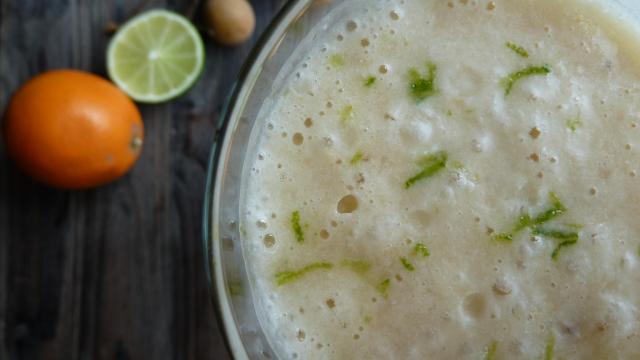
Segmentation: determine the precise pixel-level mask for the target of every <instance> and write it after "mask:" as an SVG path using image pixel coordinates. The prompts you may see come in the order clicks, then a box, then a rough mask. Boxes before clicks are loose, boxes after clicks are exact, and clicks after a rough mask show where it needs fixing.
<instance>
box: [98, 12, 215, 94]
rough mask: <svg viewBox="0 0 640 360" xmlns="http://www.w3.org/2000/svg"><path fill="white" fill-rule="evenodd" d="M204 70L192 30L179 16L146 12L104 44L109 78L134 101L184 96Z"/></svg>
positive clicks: (198, 40)
mask: <svg viewBox="0 0 640 360" xmlns="http://www.w3.org/2000/svg"><path fill="white" fill-rule="evenodd" d="M203 65H204V46H203V44H202V38H201V37H200V34H199V33H198V31H197V30H196V28H195V27H194V26H193V25H192V24H191V22H189V20H187V19H186V18H184V17H183V16H181V15H178V14H176V13H173V12H171V11H167V10H150V11H147V12H145V13H143V14H140V15H138V16H136V17H134V18H133V19H131V20H129V21H128V22H127V23H125V24H124V26H123V27H122V28H121V29H120V30H119V31H118V32H117V33H116V35H115V37H114V38H113V39H112V40H111V43H110V44H109V49H108V53H107V68H108V72H109V76H110V77H111V79H112V80H113V81H114V82H115V83H116V85H118V87H120V88H121V89H122V90H124V91H125V92H126V93H127V94H129V96H131V97H132V98H133V99H134V100H136V101H139V102H145V103H157V102H162V101H166V100H169V99H172V98H175V97H177V96H179V95H181V94H182V93H184V92H185V91H187V90H188V89H189V88H190V87H191V86H192V85H193V84H194V83H195V82H196V80H197V79H198V77H199V76H200V73H201V72H202V68H203Z"/></svg>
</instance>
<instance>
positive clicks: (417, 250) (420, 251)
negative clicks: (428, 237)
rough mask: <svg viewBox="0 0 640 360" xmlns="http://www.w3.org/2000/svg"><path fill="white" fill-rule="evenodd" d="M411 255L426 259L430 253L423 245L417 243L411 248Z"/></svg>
mask: <svg viewBox="0 0 640 360" xmlns="http://www.w3.org/2000/svg"><path fill="white" fill-rule="evenodd" d="M413 253H414V255H417V256H422V257H428V256H430V255H431V252H430V251H429V248H427V246H426V245H425V244H423V243H417V244H416V245H415V246H414V247H413Z"/></svg>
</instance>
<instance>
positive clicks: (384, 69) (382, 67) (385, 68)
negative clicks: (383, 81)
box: [378, 65, 389, 74]
mask: <svg viewBox="0 0 640 360" xmlns="http://www.w3.org/2000/svg"><path fill="white" fill-rule="evenodd" d="M378 71H379V72H380V74H386V73H387V72H389V67H388V66H387V65H380V67H379V68H378Z"/></svg>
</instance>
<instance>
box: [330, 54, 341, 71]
mask: <svg viewBox="0 0 640 360" xmlns="http://www.w3.org/2000/svg"><path fill="white" fill-rule="evenodd" d="M329 64H330V65H331V66H332V67H334V68H338V67H341V66H342V65H344V56H343V55H342V54H333V55H331V56H330V57H329Z"/></svg>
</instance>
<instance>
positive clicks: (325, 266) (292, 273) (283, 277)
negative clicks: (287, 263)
mask: <svg viewBox="0 0 640 360" xmlns="http://www.w3.org/2000/svg"><path fill="white" fill-rule="evenodd" d="M331 268H333V264H332V263H329V262H316V263H312V264H309V265H306V266H304V267H303V268H300V269H298V270H288V271H281V272H279V273H276V284H277V285H278V286H282V285H284V284H287V283H290V282H292V281H294V280H298V279H299V278H301V277H302V276H304V275H306V274H308V273H310V272H312V271H316V270H329V269H331Z"/></svg>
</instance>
